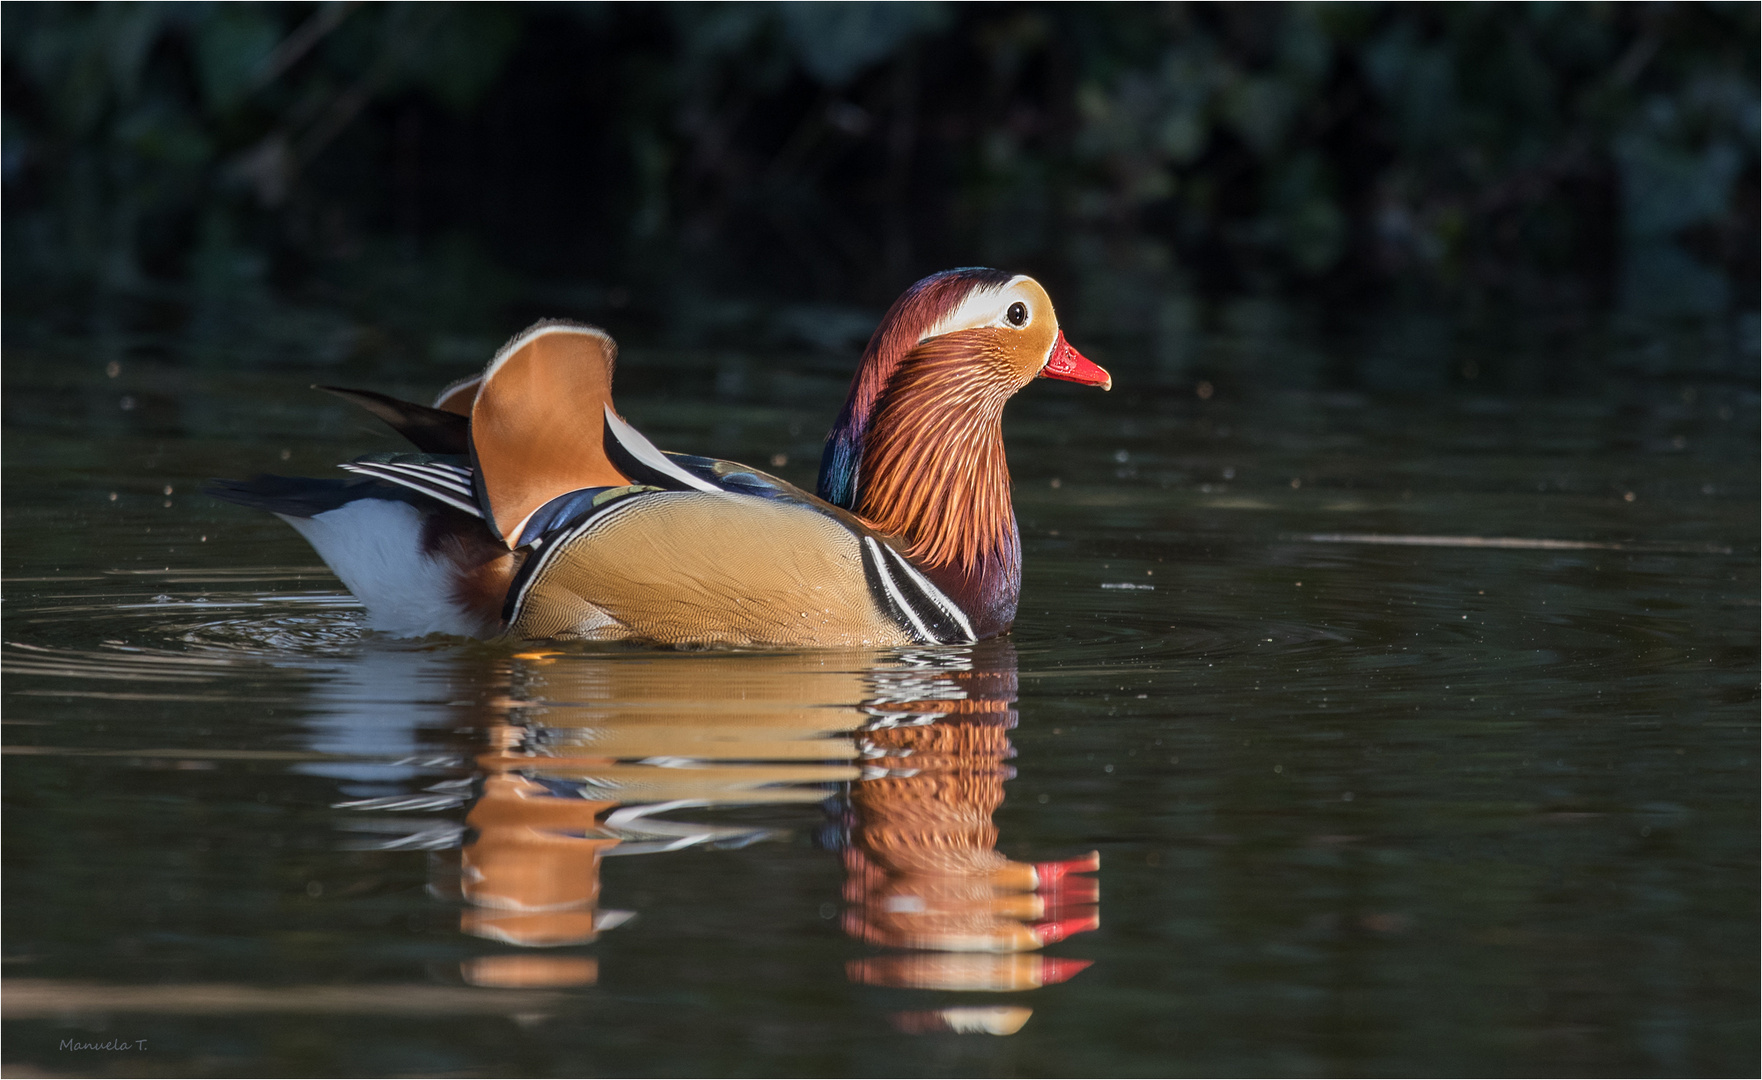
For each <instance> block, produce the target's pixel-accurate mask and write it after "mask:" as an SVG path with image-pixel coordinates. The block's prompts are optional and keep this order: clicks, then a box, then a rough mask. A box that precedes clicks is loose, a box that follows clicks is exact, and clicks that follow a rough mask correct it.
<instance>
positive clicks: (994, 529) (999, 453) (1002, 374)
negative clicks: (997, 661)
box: [852, 331, 1021, 635]
mask: <svg viewBox="0 0 1762 1080" xmlns="http://www.w3.org/2000/svg"><path fill="white" fill-rule="evenodd" d="M995 348H996V346H995V342H994V340H993V339H992V338H991V337H990V336H989V335H987V334H986V333H985V332H982V331H980V332H961V333H953V334H947V335H944V336H942V337H938V338H934V339H932V340H930V341H927V342H925V343H924V344H922V345H920V346H918V347H917V348H916V349H914V350H912V351H911V354H910V358H909V362H906V363H903V364H902V365H901V366H900V367H899V369H898V371H897V373H896V374H895V376H894V378H893V380H892V381H891V382H890V383H889V384H888V386H887V387H886V388H885V390H884V391H883V392H882V394H881V395H880V399H879V401H878V402H877V407H876V409H875V412H874V415H873V419H872V420H871V422H870V424H869V425H868V431H867V433H866V434H867V437H866V438H865V439H864V440H863V446H862V458H861V465H860V468H859V470H858V477H859V479H858V484H857V490H856V494H855V501H854V505H853V507H852V508H853V509H854V510H855V511H856V512H857V513H858V514H859V515H860V516H862V517H863V518H864V519H865V520H867V521H868V522H869V523H870V524H871V525H873V526H874V527H875V528H876V529H877V530H879V531H881V532H883V533H886V534H888V535H891V536H897V537H900V538H901V539H903V540H905V541H906V543H907V545H908V547H907V552H906V554H907V556H908V557H909V558H911V560H912V561H913V562H914V563H916V564H917V565H918V566H919V567H920V568H922V569H923V570H924V572H925V573H926V574H927V575H929V576H930V578H931V580H933V581H935V582H936V584H937V585H938V586H939V587H940V588H942V589H943V591H945V592H947V593H948V594H949V596H950V597H951V598H953V599H954V600H955V602H956V603H958V604H960V605H961V607H962V609H963V610H965V611H966V612H967V613H968V616H969V618H973V619H974V624H975V625H974V628H975V629H976V630H979V632H980V633H981V634H982V635H983V634H987V633H996V632H998V631H999V630H1001V629H1004V628H1006V627H1007V626H1008V624H1009V622H1010V621H1011V620H1013V619H1014V617H1015V604H1016V595H1017V592H1018V591H1019V589H1020V582H1021V541H1020V538H1019V535H1018V533H1017V531H1016V516H1015V511H1014V509H1013V507H1012V506H1011V503H1010V477H1009V466H1008V464H1007V463H1006V462H1005V460H1004V452H1003V406H1004V403H1005V402H1006V401H1008V400H1009V397H1010V395H1011V394H1012V393H1013V392H1014V391H1015V387H1014V386H1013V385H1012V384H1011V383H1010V382H1009V380H1008V377H1007V375H1006V372H1007V370H1008V368H1007V362H1006V360H1005V358H1003V357H1001V356H994V355H991V352H992V350H994V349H995ZM982 623H983V624H986V625H987V627H988V629H980V624H982Z"/></svg>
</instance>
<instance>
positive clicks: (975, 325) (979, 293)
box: [918, 274, 1035, 342]
mask: <svg viewBox="0 0 1762 1080" xmlns="http://www.w3.org/2000/svg"><path fill="white" fill-rule="evenodd" d="M1030 280H1032V279H1031V278H1029V277H1028V276H1027V275H1026V274H1017V275H1016V276H1015V277H1013V278H1010V279H1009V280H1008V281H1006V282H1004V283H1003V284H1002V285H996V286H992V287H990V288H979V289H974V290H973V291H972V292H970V293H968V294H967V298H966V299H965V300H962V301H961V306H960V307H957V308H955V309H954V310H953V311H951V312H949V313H948V315H947V316H945V317H944V318H942V319H940V320H938V321H937V322H935V323H934V324H932V325H931V326H930V327H929V328H928V329H926V330H925V331H924V333H923V336H921V337H919V338H918V341H919V342H925V341H929V340H930V339H931V338H933V337H941V336H942V335H943V334H952V333H954V332H955V331H956V330H978V329H981V328H983V327H987V326H1014V324H1013V323H1011V322H1010V321H1009V309H1010V305H1011V304H1021V305H1023V306H1024V307H1026V308H1027V309H1028V322H1029V323H1031V322H1033V321H1034V314H1035V312H1034V304H1033V301H1032V299H1031V298H1030V297H1028V296H1026V295H1024V294H1022V293H1021V292H1018V291H1017V288H1016V287H1017V286H1018V285H1020V284H1022V282H1024V281H1030ZM1022 325H1023V326H1026V325H1028V323H1023V324H1022Z"/></svg>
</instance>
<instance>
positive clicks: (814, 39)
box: [4, 3, 1758, 391]
mask: <svg viewBox="0 0 1762 1080" xmlns="http://www.w3.org/2000/svg"><path fill="white" fill-rule="evenodd" d="M1757 13H1758V8H1757V6H1756V5H1755V4H1732V5H1700V4H1697V5H1686V4H1685V5H1672V4H1616V5H1590V4H1562V5H1555V4H1531V5H1497V4H1493V5H1474V6H1451V5H1415V6H1404V5H1318V6H1307V5H1305V6H1297V5H1272V4H1265V5H1231V4H1220V5H1191V6H1189V5H1184V4H1162V5H1082V6H1061V5H1031V4H1007V3H1006V4H985V5H974V6H961V5H953V4H933V3H904V4H861V3H857V4H844V5H836V4H818V3H804V4H791V5H777V6H771V5H745V4H735V5H698V4H673V5H660V6H650V5H642V4H618V5H613V4H554V5H535V6H517V5H474V4H457V5H452V4H448V5H442V4H363V5H354V4H326V5H312V4H216V5H208V4H163V5H161V4H118V5H108V4H20V3H8V4H6V5H5V6H4V16H5V25H4V109H5V115H4V178H5V201H4V209H5V251H4V254H5V264H4V265H5V301H6V314H7V316H8V318H7V320H6V338H7V342H8V344H9V345H14V346H17V345H26V346H31V345H40V344H43V343H45V342H48V341H52V340H69V339H72V340H79V341H82V342H93V343H96V344H95V345H94V346H93V347H95V348H98V349H99V350H100V352H108V353H114V354H117V355H129V354H143V353H144V354H148V355H154V354H158V355H164V356H174V357H177V358H181V359H180V362H195V363H212V364H222V365H234V364H253V363H276V362H289V363H312V362H327V361H329V362H351V363H356V364H374V363H380V364H388V363H389V364H393V365H395V366H396V367H397V368H399V369H400V370H403V371H412V370H423V369H426V367H428V366H433V367H435V368H436V369H437V370H438V369H441V368H444V369H445V371H446V372H447V373H449V374H451V373H455V372H456V371H459V370H468V369H469V368H471V367H474V366H476V365H478V364H481V363H482V362H483V361H484V359H485V358H487V356H488V354H489V351H490V350H493V348H494V347H495V345H496V344H497V343H498V342H499V341H500V340H502V339H503V338H505V337H506V336H508V335H509V334H511V333H513V332H514V331H516V330H518V329H519V328H520V327H521V326H523V325H524V324H525V323H526V322H528V321H529V320H531V319H532V318H535V317H538V316H540V315H562V316H573V317H578V318H586V319H590V320H592V321H595V322H598V323H601V324H603V325H606V326H607V327H608V328H609V329H611V330H612V331H613V332H614V333H615V334H617V335H618V336H619V337H620V338H621V339H624V340H626V341H634V342H638V343H643V342H647V343H650V344H670V345H685V346H692V347H721V346H728V347H735V348H745V349H750V348H761V347H775V348H779V349H782V350H785V351H788V350H795V351H797V352H802V351H806V352H812V351H814V350H821V351H823V352H827V353H832V354H836V355H838V356H839V357H842V358H844V362H848V358H849V356H850V354H851V353H852V352H854V350H855V349H856V348H858V347H860V344H861V342H862V341H863V340H864V339H866V337H867V335H868V332H869V331H870V330H871V329H872V328H873V325H874V320H875V318H876V317H877V316H878V314H879V312H880V311H881V309H882V308H884V307H885V305H886V304H887V303H888V302H889V301H890V300H891V299H892V298H893V297H894V296H895V295H897V294H898V293H899V291H900V290H901V289H902V288H903V287H904V286H905V285H906V284H908V283H910V282H911V281H913V280H915V279H916V278H918V277H919V276H921V275H923V274H925V273H928V272H930V271H933V270H937V269H942V268H945V267H948V266H955V265H971V264H987V265H993V266H998V267H1001V268H1005V269H1009V270H1016V271H1024V272H1029V273H1033V274H1035V275H1036V276H1038V277H1040V278H1041V279H1042V280H1043V281H1044V282H1045V283H1046V284H1047V285H1048V287H1049V288H1050V289H1051V291H1052V293H1053V296H1054V299H1055V301H1056V302H1058V304H1059V306H1060V314H1061V318H1062V320H1063V321H1064V322H1065V323H1066V324H1067V326H1069V327H1070V328H1071V329H1072V334H1073V337H1077V336H1078V335H1081V336H1082V340H1083V341H1085V342H1087V343H1088V345H1089V346H1091V347H1092V348H1090V351H1091V352H1092V354H1094V355H1096V356H1097V358H1098V359H1101V360H1103V361H1104V362H1108V363H1110V364H1112V365H1115V366H1117V367H1120V368H1122V369H1123V370H1122V374H1123V375H1124V376H1125V377H1126V379H1125V381H1127V382H1134V381H1135V382H1137V383H1139V384H1141V385H1148V384H1152V383H1160V384H1162V385H1165V386H1168V387H1171V388H1175V387H1180V386H1192V385H1197V382H1198V381H1200V380H1203V379H1212V380H1215V381H1216V382H1217V383H1218V385H1219V386H1220V387H1221V388H1225V389H1228V388H1230V387H1231V386H1232V385H1233V383H1232V380H1234V382H1243V381H1247V380H1253V381H1256V382H1270V383H1273V384H1283V383H1304V382H1307V383H1310V384H1314V383H1316V382H1320V383H1323V384H1329V385H1342V386H1348V387H1351V386H1369V387H1370V388H1377V387H1379V386H1382V387H1395V388H1400V387H1403V386H1409V385H1420V386H1425V387H1430V388H1433V389H1445V390H1448V389H1450V388H1451V387H1458V388H1460V387H1461V386H1464V385H1466V384H1468V383H1473V382H1475V381H1476V380H1477V379H1478V380H1480V383H1479V385H1480V386H1481V387H1485V388H1489V389H1497V388H1505V389H1538V390H1542V391H1548V390H1558V389H1561V388H1563V387H1570V386H1573V385H1577V384H1579V383H1582V382H1583V381H1584V380H1585V379H1586V378H1595V377H1596V376H1598V375H1599V373H1603V372H1606V371H1608V370H1611V369H1619V368H1624V367H1625V368H1630V369H1631V368H1635V367H1639V368H1646V367H1648V365H1649V366H1650V367H1651V368H1652V369H1655V371H1654V373H1656V370H1664V371H1671V370H1677V369H1679V368H1682V367H1684V366H1685V365H1686V366H1687V367H1689V368H1692V369H1694V370H1695V371H1696V372H1697V374H1696V376H1695V377H1697V378H1704V377H1714V378H1729V379H1732V380H1734V381H1738V382H1742V383H1744V384H1746V385H1753V384H1754V382H1755V378H1756V369H1755V339H1756V326H1757V323H1756V315H1755V309H1756V300H1757V290H1758V278H1757V261H1758V260H1757V250H1758V221H1757V175H1758V174H1757V81H1758V68H1757V63H1758V60H1757V56H1758V18H1757ZM1219 334H1223V335H1228V336H1231V337H1233V338H1234V339H1237V340H1243V341H1248V342H1250V343H1251V347H1253V348H1258V349H1259V350H1260V351H1261V352H1262V353H1264V354H1266V359H1265V362H1263V363H1260V364H1257V365H1251V366H1249V367H1248V368H1244V369H1242V370H1238V371H1232V370H1228V369H1229V367H1230V365H1229V364H1228V363H1227V362H1225V361H1224V360H1220V359H1218V354H1217V350H1216V349H1209V350H1208V349H1207V348H1205V347H1204V342H1205V341H1206V340H1208V335H1211V336H1212V337H1215V336H1216V335H1219ZM1415 335H1417V338H1416V336H1415ZM1391 339H1398V342H1397V344H1396V345H1389V341H1390V340H1391ZM1255 342H1258V343H1259V344H1258V345H1253V343H1255ZM1292 342H1298V343H1309V345H1311V346H1314V347H1317V348H1321V349H1322V351H1323V352H1324V353H1328V355H1329V357H1331V358H1323V359H1321V360H1314V359H1313V358H1312V359H1310V360H1305V361H1301V362H1299V361H1296V360H1289V361H1287V360H1284V359H1281V357H1283V356H1285V354H1286V353H1289V352H1291V351H1292V350H1293V348H1295V346H1292V345H1291V343H1292ZM1317 342H1319V343H1322V344H1321V345H1319V346H1317V345H1315V343H1317ZM1379 342H1381V343H1382V344H1381V345H1379V344H1378V343H1379ZM1463 342H1467V344H1462V343H1463ZM1659 342H1668V343H1671V344H1669V345H1668V346H1665V347H1663V351H1664V352H1665V353H1668V356H1667V357H1666V358H1665V359H1662V360H1661V359H1659V355H1658V354H1659V350H1660V348H1661V346H1660V345H1659ZM1379 348H1380V349H1381V351H1382V352H1384V353H1389V352H1390V351H1391V350H1393V352H1395V353H1398V354H1400V355H1401V356H1402V357H1405V359H1400V360H1398V361H1394V362H1380V361H1373V360H1367V359H1365V357H1367V356H1372V355H1373V354H1376V353H1377V352H1378V351H1379ZM1296 351H1299V352H1300V351H1302V350H1301V349H1300V348H1297V349H1296ZM1459 354H1460V355H1459ZM1461 355H1473V356H1475V357H1478V359H1476V360H1474V361H1473V362H1467V361H1463V360H1461V359H1460V356H1461ZM1416 357H1417V358H1420V359H1415V358H1416ZM1502 357H1521V358H1523V359H1522V360H1521V361H1519V360H1515V359H1512V360H1502V359H1501V358H1502ZM1416 364H1420V365H1423V366H1425V367H1426V368H1427V373H1426V374H1425V375H1424V377H1416V376H1415V375H1414V373H1413V371H1412V370H1409V369H1412V368H1413V367H1414V366H1415V365H1416ZM1434 368H1435V369H1436V370H1435V372H1434V371H1433V370H1432V369H1434Z"/></svg>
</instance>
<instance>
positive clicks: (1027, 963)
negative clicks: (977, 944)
mask: <svg viewBox="0 0 1762 1080" xmlns="http://www.w3.org/2000/svg"><path fill="white" fill-rule="evenodd" d="M1092 963H1094V961H1093V960H1067V959H1064V958H1062V957H1056V956H1040V955H1038V954H1034V953H1016V954H1013V955H1009V954H1006V955H1002V956H999V955H995V954H984V953H906V954H903V955H894V956H874V957H870V958H869V959H867V960H852V961H851V962H850V963H848V964H846V965H845V967H844V971H845V974H846V975H848V976H849V977H850V980H851V981H852V982H856V983H862V984H864V985H865V986H894V987H901V988H904V989H910V990H1034V989H1038V988H1039V987H1042V986H1052V985H1054V984H1055V983H1061V982H1064V981H1065V980H1066V979H1069V978H1070V977H1071V976H1073V975H1075V974H1076V973H1077V972H1079V971H1082V970H1083V969H1084V968H1086V967H1088V966H1089V965H1090V964H1092Z"/></svg>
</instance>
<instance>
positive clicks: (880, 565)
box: [863, 536, 936, 643]
mask: <svg viewBox="0 0 1762 1080" xmlns="http://www.w3.org/2000/svg"><path fill="white" fill-rule="evenodd" d="M863 543H864V544H866V545H868V547H869V550H870V551H871V552H872V553H873V554H874V558H875V573H876V576H878V577H879V578H880V579H881V584H882V586H883V587H884V588H886V590H887V595H888V597H889V598H890V599H891V600H892V601H893V603H894V605H895V606H896V607H898V608H899V610H901V611H903V612H905V617H906V618H908V619H910V620H911V621H912V627H913V629H915V630H917V632H918V637H919V638H921V639H922V640H923V641H925V642H927V643H931V642H935V640H936V635H935V634H932V633H931V632H930V628H929V627H928V626H925V625H924V620H922V619H920V618H918V613H917V612H916V611H915V610H913V608H912V606H911V605H910V604H908V603H906V599H905V597H904V596H903V595H901V593H900V591H899V585H898V583H896V582H895V581H894V580H893V575H892V574H890V573H888V571H887V560H886V559H885V558H883V557H882V555H881V545H880V544H879V543H877V542H876V540H875V538H874V537H873V536H865V537H863Z"/></svg>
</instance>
